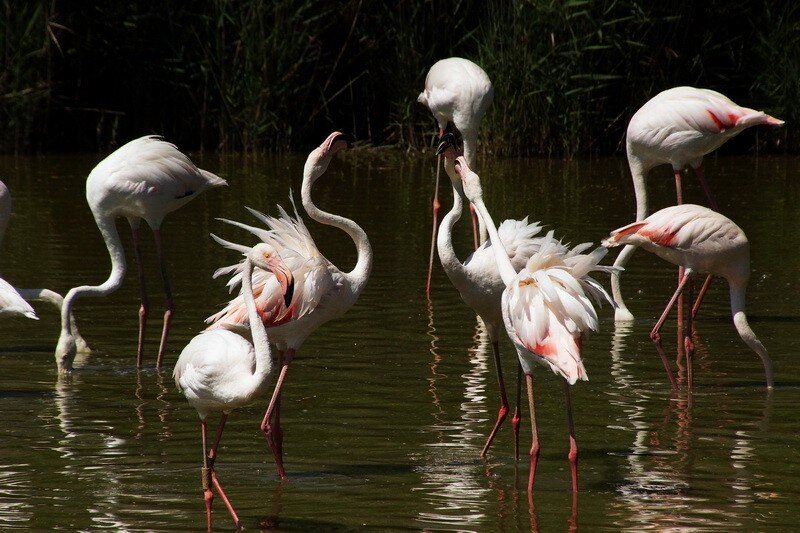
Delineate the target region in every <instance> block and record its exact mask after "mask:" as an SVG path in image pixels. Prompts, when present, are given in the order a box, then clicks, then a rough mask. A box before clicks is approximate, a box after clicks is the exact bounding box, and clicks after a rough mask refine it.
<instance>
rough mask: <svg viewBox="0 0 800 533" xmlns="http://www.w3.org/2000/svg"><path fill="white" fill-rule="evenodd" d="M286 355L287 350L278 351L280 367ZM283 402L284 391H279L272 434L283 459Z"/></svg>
mask: <svg viewBox="0 0 800 533" xmlns="http://www.w3.org/2000/svg"><path fill="white" fill-rule="evenodd" d="M285 357H286V352H285V351H284V350H280V351H279V352H278V367H279V368H280V367H281V366H283V360H284V359H285ZM282 403H283V391H281V392H279V393H278V399H277V400H276V403H275V411H273V413H272V421H271V425H272V434H273V437H274V439H273V442H274V443H275V447H276V449H277V450H278V455H279V456H280V458H281V461H283V428H282V427H281V405H282Z"/></svg>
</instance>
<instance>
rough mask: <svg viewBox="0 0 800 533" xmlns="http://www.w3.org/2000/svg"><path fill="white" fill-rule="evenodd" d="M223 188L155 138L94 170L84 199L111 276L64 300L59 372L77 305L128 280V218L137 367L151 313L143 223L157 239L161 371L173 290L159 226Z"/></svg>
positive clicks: (68, 357)
mask: <svg viewBox="0 0 800 533" xmlns="http://www.w3.org/2000/svg"><path fill="white" fill-rule="evenodd" d="M223 185H227V182H226V181H225V180H223V179H222V178H220V177H219V176H216V175H214V174H212V173H211V172H208V171H205V170H202V169H199V168H197V167H196V166H195V165H194V163H192V162H191V160H190V159H189V158H188V157H187V156H185V155H184V154H182V153H181V152H180V151H179V150H178V149H177V148H176V147H175V145H173V144H170V143H168V142H165V141H163V140H161V138H159V137H156V136H147V137H141V138H139V139H135V140H133V141H131V142H129V143H128V144H126V145H124V146H122V147H120V148H118V149H117V150H116V151H114V152H113V153H111V154H110V155H109V156H108V157H106V158H105V159H103V160H102V161H100V163H98V165H97V166H96V167H94V169H93V170H92V172H91V173H90V174H89V177H88V178H87V179H86V200H87V201H88V203H89V208H90V209H91V210H92V214H93V215H94V219H95V222H96V223H97V227H98V229H99V230H100V233H101V234H102V236H103V239H104V240H105V243H106V247H107V248H108V253H109V256H110V258H111V273H110V275H109V277H108V279H107V280H106V281H105V282H103V283H102V284H101V285H97V286H91V285H83V286H80V287H74V288H72V289H70V291H69V292H68V293H67V295H66V296H65V297H64V305H63V307H62V309H61V336H60V337H59V339H58V346H57V347H56V354H55V355H56V363H57V364H58V368H59V369H60V370H62V371H69V370H71V369H72V360H73V359H74V357H75V351H76V346H75V332H74V331H73V330H72V327H71V323H70V320H69V317H70V316H71V313H72V306H73V305H74V303H75V300H76V299H77V298H78V297H82V296H106V295H108V294H110V293H112V292H114V291H115V290H117V289H118V288H119V287H120V286H121V285H122V280H123V278H124V277H125V268H126V263H125V250H124V249H123V248H122V241H121V239H120V236H119V232H118V231H117V228H116V225H115V220H116V218H117V217H125V218H127V219H128V222H129V223H130V226H131V231H132V232H133V247H134V254H135V256H136V265H137V267H138V271H139V287H140V291H141V306H140V308H139V344H138V348H137V358H136V365H137V366H141V365H142V349H143V341H144V332H145V324H146V322H147V315H148V311H149V304H148V299H147V292H146V290H145V284H144V272H143V270H142V261H141V253H140V249H139V225H140V223H141V221H142V219H144V220H145V222H147V224H148V225H149V226H150V227H151V228H152V230H153V235H154V236H155V242H156V253H157V254H158V261H159V263H160V265H161V277H162V280H163V282H164V292H165V294H166V308H167V310H166V312H165V313H164V326H163V329H162V332H161V343H160V345H159V348H158V359H157V360H156V367H157V368H160V367H161V362H162V360H163V357H164V349H165V348H166V343H167V336H168V334H169V326H170V323H171V321H172V315H173V312H174V306H173V302H172V289H171V287H170V283H169V277H168V276H167V267H166V264H165V262H164V253H163V250H162V244H161V222H162V221H163V220H164V217H165V216H166V215H167V213H169V212H171V211H174V210H176V209H178V208H179V207H181V206H182V205H184V204H185V203H187V202H188V201H189V200H191V199H193V198H195V197H197V195H198V194H200V193H201V192H203V191H205V190H206V189H210V188H212V187H221V186H223Z"/></svg>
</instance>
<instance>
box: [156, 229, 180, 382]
mask: <svg viewBox="0 0 800 533" xmlns="http://www.w3.org/2000/svg"><path fill="white" fill-rule="evenodd" d="M153 235H154V236H155V238H156V254H158V262H159V264H160V265H161V279H162V280H163V281H164V295H165V296H166V300H167V301H166V307H167V310H166V311H164V327H163V329H162V330H161V343H160V344H159V345H158V358H157V359H156V368H161V363H162V362H163V360H164V350H166V348H167V337H169V327H170V324H172V316H173V314H174V313H175V305H174V304H173V302H172V287H171V286H170V283H169V275H167V263H166V262H165V261H164V250H163V248H162V246H161V230H159V229H155V230H153Z"/></svg>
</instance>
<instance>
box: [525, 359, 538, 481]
mask: <svg viewBox="0 0 800 533" xmlns="http://www.w3.org/2000/svg"><path fill="white" fill-rule="evenodd" d="M525 381H526V383H527V385H528V408H529V409H530V412H531V469H530V473H529V474H528V493H531V492H533V482H534V480H535V478H536V463H537V462H538V460H539V431H538V430H537V429H536V409H535V408H534V402H533V376H531V375H530V374H525Z"/></svg>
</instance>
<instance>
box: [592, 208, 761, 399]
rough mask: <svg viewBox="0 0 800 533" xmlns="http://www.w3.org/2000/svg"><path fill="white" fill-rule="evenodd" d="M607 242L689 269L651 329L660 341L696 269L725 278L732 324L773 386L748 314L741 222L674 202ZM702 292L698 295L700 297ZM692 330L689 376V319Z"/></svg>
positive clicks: (745, 244) (746, 256)
mask: <svg viewBox="0 0 800 533" xmlns="http://www.w3.org/2000/svg"><path fill="white" fill-rule="evenodd" d="M603 244H604V245H605V246H620V245H622V244H624V245H626V246H640V247H642V248H644V249H645V250H647V251H649V252H653V253H654V254H656V255H657V256H659V257H660V258H662V259H665V260H667V261H669V262H670V263H673V264H676V265H679V266H682V267H684V268H685V271H684V274H683V277H682V278H681V280H680V283H679V284H678V289H677V290H676V291H675V294H674V295H673V296H672V298H671V299H670V301H669V303H668V304H667V307H666V309H664V312H663V313H662V314H661V318H659V319H658V322H656V325H655V327H654V328H653V330H652V331H651V332H650V337H651V338H652V339H653V340H654V341H656V342H658V340H659V330H660V329H661V325H662V324H663V323H664V320H665V319H666V317H667V314H668V313H669V311H670V309H671V308H672V306H673V305H675V302H676V300H677V299H678V295H679V294H680V293H681V292H682V291H683V288H684V286H685V285H686V283H687V281H688V280H689V278H690V276H691V274H693V273H695V272H697V273H704V274H709V275H713V276H722V277H723V278H725V279H726V280H727V281H728V285H729V287H730V299H731V315H732V316H733V325H734V326H735V327H736V331H737V332H738V333H739V336H740V337H741V338H742V340H743V341H744V342H745V344H747V345H748V346H749V347H750V348H751V349H752V350H753V351H755V352H756V353H757V354H758V356H759V357H760V358H761V361H762V363H763V364H764V373H765V374H766V380H767V388H769V389H771V388H772V386H773V377H772V361H771V359H770V357H769V354H768V353H767V350H766V348H764V345H763V344H761V341H759V340H758V337H756V334H755V333H754V332H753V330H752V329H751V328H750V325H749V324H748V322H747V316H746V315H745V310H744V309H745V291H746V289H747V282H748V280H749V279H750V243H749V242H748V241H747V237H746V236H745V234H744V232H743V231H742V230H741V228H739V226H737V225H736V224H734V223H733V221H731V220H730V219H729V218H727V217H726V216H724V215H721V214H719V213H717V212H716V211H712V210H711V209H708V208H706V207H702V206H699V205H694V204H684V205H676V206H672V207H667V208H665V209H662V210H660V211H656V212H655V213H653V214H652V215H650V216H649V217H647V218H646V219H644V220H641V221H638V222H634V223H633V224H629V225H627V226H624V227H622V228H619V229H616V230H614V231H612V232H611V236H610V237H609V238H608V239H607V240H606V241H604V242H603ZM702 296H703V295H702V294H700V295H699V296H698V298H702ZM695 307H696V305H695ZM688 329H689V334H688V336H687V337H686V339H685V343H686V353H687V359H688V369H689V375H690V376H691V358H690V356H691V352H692V348H693V347H692V345H691V323H690V325H689V328H688ZM689 383H691V378H690V379H689Z"/></svg>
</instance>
